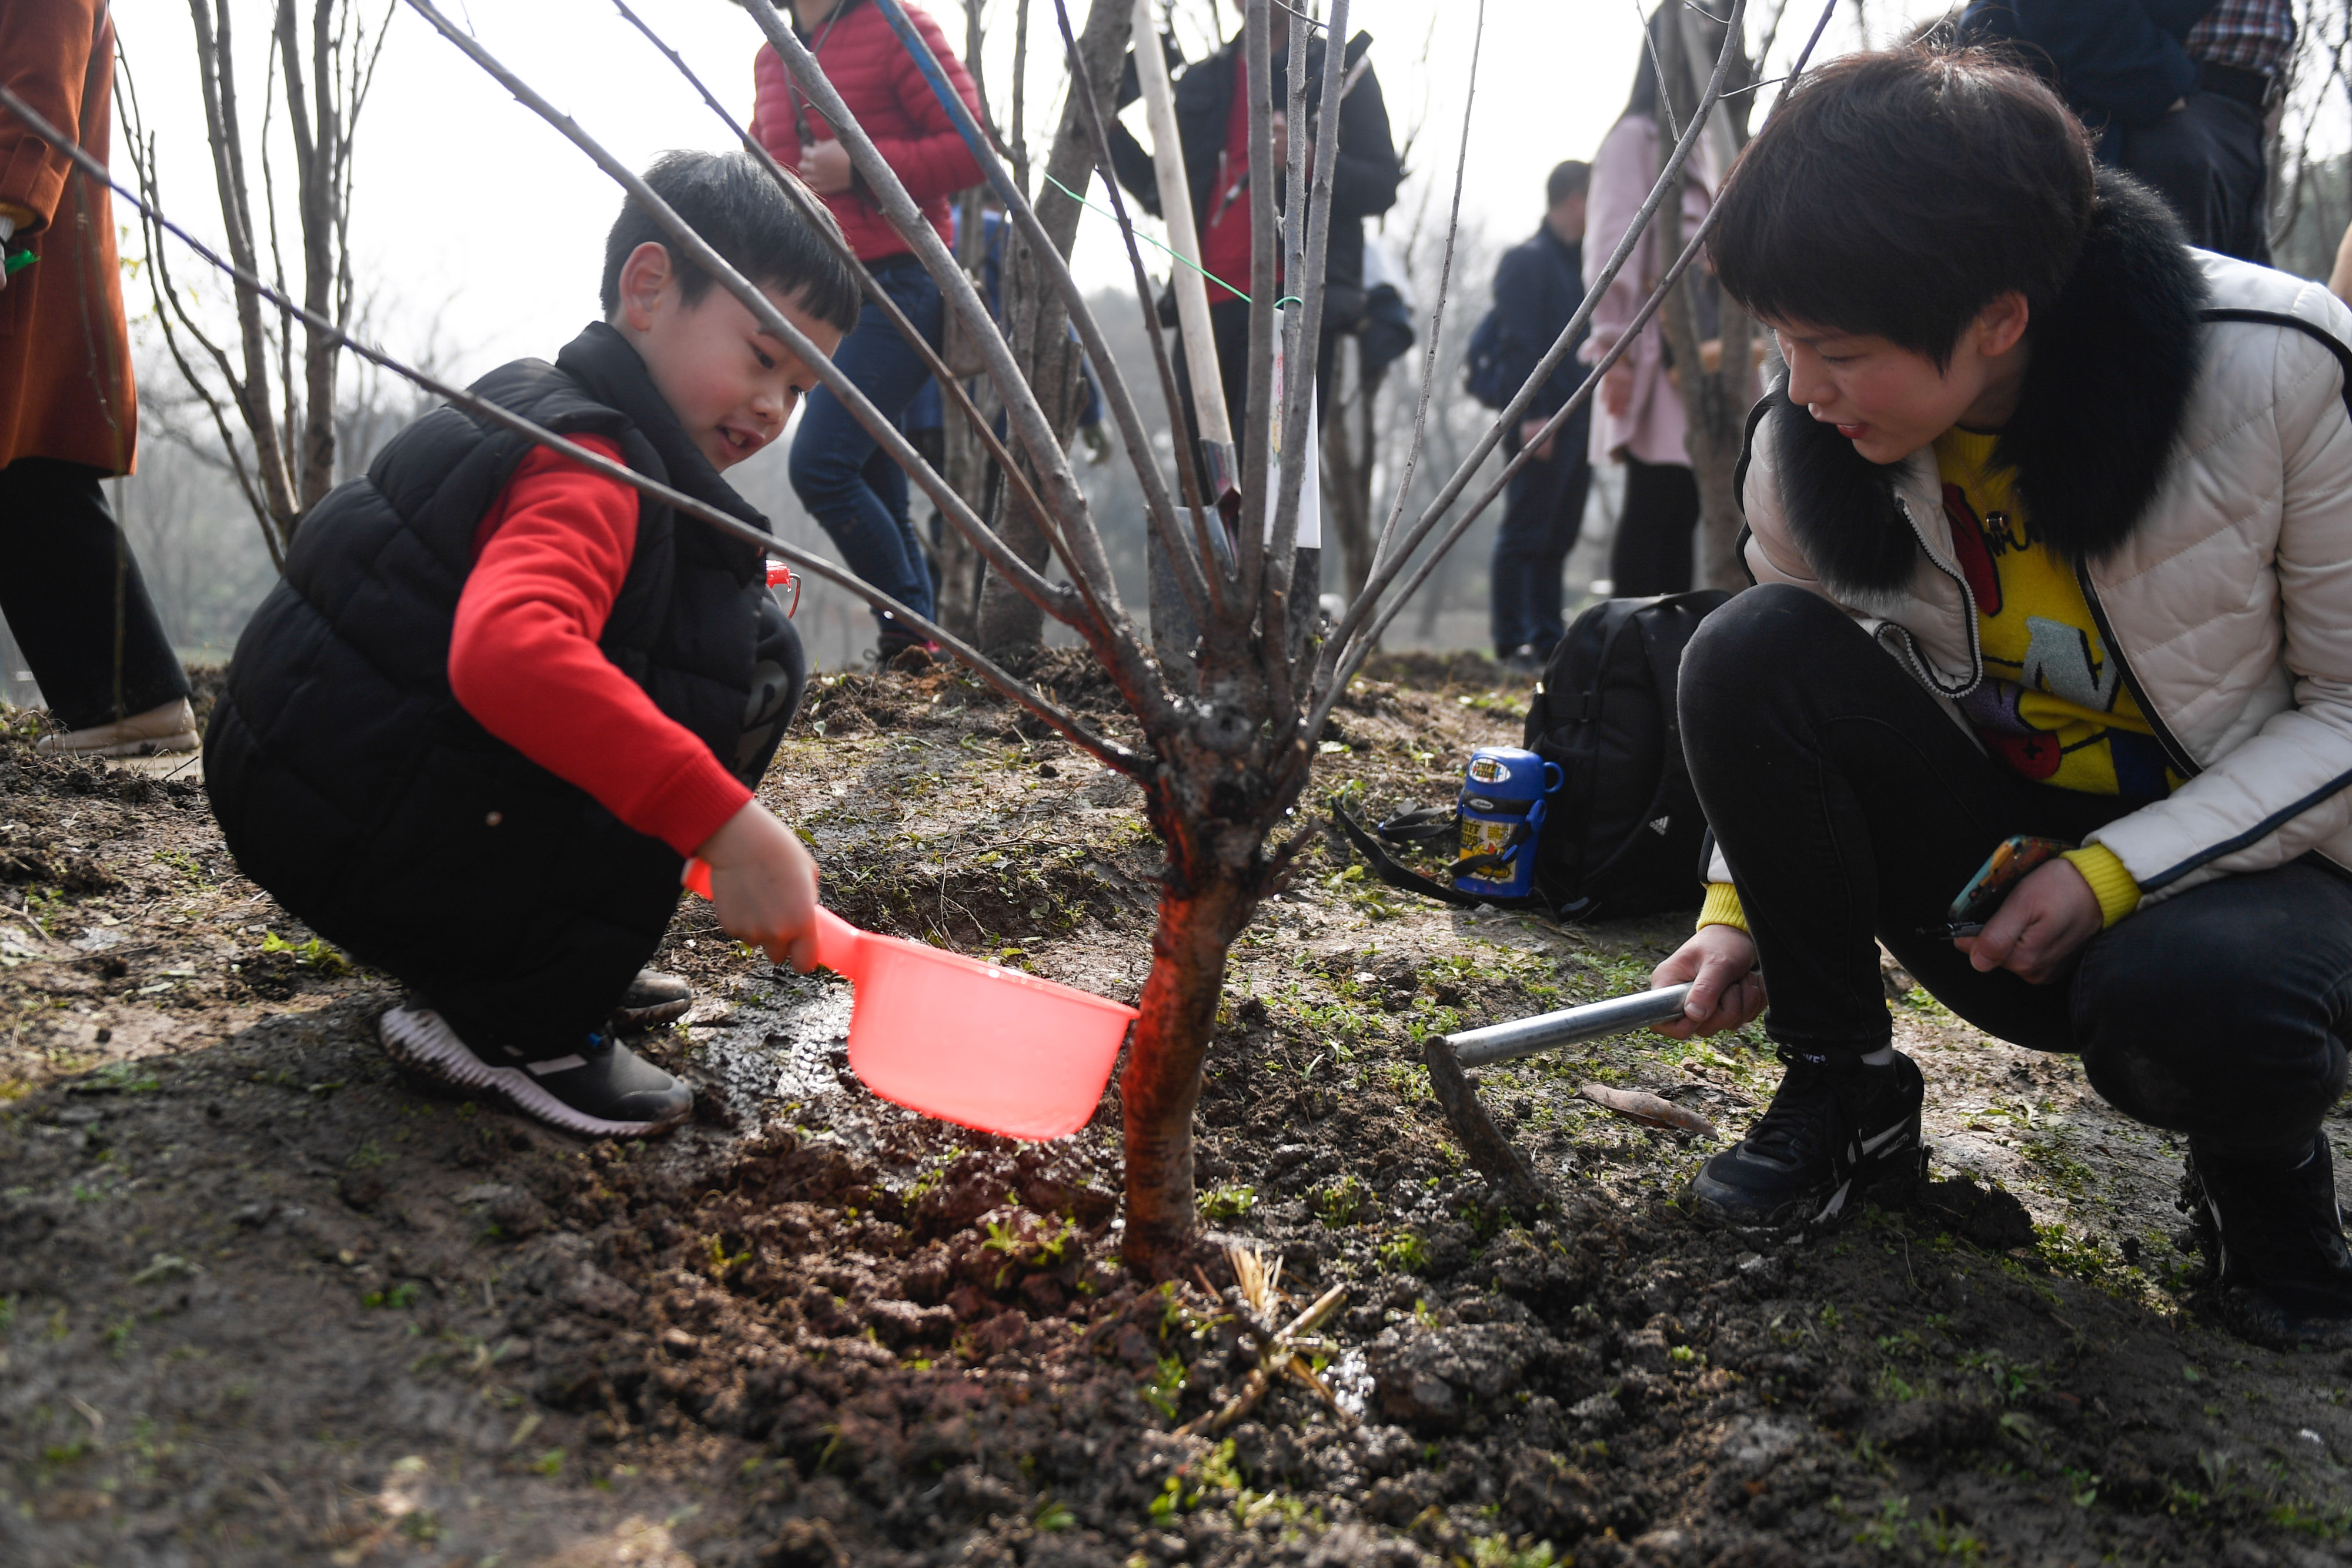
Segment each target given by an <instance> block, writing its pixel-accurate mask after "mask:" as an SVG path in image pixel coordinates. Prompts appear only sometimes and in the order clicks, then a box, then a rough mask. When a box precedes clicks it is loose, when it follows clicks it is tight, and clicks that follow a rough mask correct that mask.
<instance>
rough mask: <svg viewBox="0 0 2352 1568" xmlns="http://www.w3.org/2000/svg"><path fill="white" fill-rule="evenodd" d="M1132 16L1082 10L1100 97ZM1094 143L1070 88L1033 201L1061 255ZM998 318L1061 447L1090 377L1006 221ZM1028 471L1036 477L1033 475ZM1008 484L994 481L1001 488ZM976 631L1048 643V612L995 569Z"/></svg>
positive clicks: (1036, 548)
mask: <svg viewBox="0 0 2352 1568" xmlns="http://www.w3.org/2000/svg"><path fill="white" fill-rule="evenodd" d="M1131 15H1132V6H1131V5H1122V4H1120V3H1119V0H1095V3H1094V5H1093V6H1092V8H1090V9H1089V10H1088V11H1087V26H1086V31H1084V32H1083V33H1081V34H1079V35H1078V57H1079V59H1080V60H1081V61H1082V62H1083V64H1084V65H1085V68H1086V71H1087V78H1088V79H1089V80H1090V81H1091V82H1092V83H1093V84H1094V91H1095V97H1096V99H1097V102H1101V103H1109V102H1111V101H1112V99H1113V95H1114V94H1115V92H1116V91H1117V89H1118V73H1119V68H1120V66H1121V65H1123V64H1124V63H1125V61H1126V58H1127V37H1128V31H1129V17H1130V16H1131ZM1094 167H1095V151H1094V141H1093V139H1092V137H1091V136H1090V135H1089V134H1088V132H1087V121H1086V115H1085V113H1084V110H1082V109H1081V107H1080V105H1079V103H1078V95H1077V94H1076V93H1075V92H1073V93H1072V94H1071V95H1070V101H1069V103H1068V105H1067V106H1066V108H1065V109H1064V110H1063V111H1062V124H1061V128H1060V130H1058V131H1056V132H1055V136H1054V151H1053V152H1052V154H1051V155H1050V156H1049V157H1048V158H1047V159H1046V162H1045V172H1046V175H1047V178H1048V183H1047V184H1046V185H1045V189H1044V190H1043V191H1042V192H1041V193H1039V195H1038V198H1037V203H1036V207H1037V221H1038V222H1039V224H1041V225H1043V226H1044V228H1045V235H1046V237H1047V238H1048V239H1049V240H1051V241H1052V242H1053V245H1054V248H1055V249H1056V250H1058V251H1059V252H1061V254H1062V255H1063V256H1068V255H1069V254H1070V246H1071V244H1072V243H1073V242H1074V241H1075V240H1076V238H1077V233H1078V217H1079V214H1081V213H1082V212H1083V211H1084V210H1085V209H1084V208H1082V207H1080V206H1079V205H1078V204H1077V203H1076V201H1074V200H1072V199H1071V198H1070V197H1069V196H1067V195H1066V194H1065V193H1063V191H1062V189H1061V187H1062V186H1065V185H1066V186H1068V187H1069V188H1070V189H1071V190H1073V191H1083V190H1085V189H1086V188H1087V183H1088V182H1089V181H1091V180H1092V179H1093V177H1094ZM1003 321H1004V323H1005V337H1006V340H1007V342H1008V343H1009V344H1010V346H1011V347H1012V350H1013V357H1014V359H1015V361H1017V362H1018V363H1019V365H1020V369H1021V374H1022V377H1023V379H1024V380H1025V381H1026V382H1028V383H1029V385H1030V387H1031V389H1032V390H1033V391H1034V392H1035V393H1036V396H1037V401H1038V403H1039V406H1040V407H1041V409H1042V410H1043V411H1044V413H1045V417H1046V418H1047V419H1048V420H1049V421H1051V422H1052V423H1053V427H1054V434H1055V437H1056V439H1058V440H1060V441H1061V442H1062V443H1063V444H1064V445H1067V444H1069V441H1070V439H1071V438H1072V437H1073V436H1075V435H1076V434H1077V429H1078V414H1079V413H1080V412H1081V411H1082V410H1083V409H1084V408H1085V406H1086V396H1085V390H1084V389H1085V386H1086V382H1085V379H1084V377H1083V375H1082V374H1081V372H1080V364H1081V361H1082V360H1083V356H1082V355H1081V354H1080V353H1079V352H1078V347H1077V345H1076V343H1074V342H1072V341H1071V340H1070V333H1069V316H1068V313H1067V311H1066V308H1065V307H1064V306H1063V303H1062V299H1061V297H1060V296H1059V295H1058V294H1056V293H1055V291H1054V289H1053V288H1052V287H1051V286H1050V285H1049V284H1047V282H1046V281H1045V277H1044V276H1043V274H1042V273H1041V272H1040V270H1039V269H1038V267H1037V266H1036V264H1035V262H1034V260H1033V259H1032V258H1031V256H1029V254H1028V249H1027V247H1026V246H1024V245H1023V244H1022V243H1021V239H1020V236H1019V235H1017V234H1016V233H1014V232H1013V231H1012V230H1011V228H1010V226H1009V225H1008V227H1007V231H1006V234H1005V241H1004V305H1003ZM1016 460H1019V461H1021V462H1022V464H1023V466H1024V469H1026V467H1027V462H1026V459H1025V458H1023V457H1021V456H1020V455H1018V454H1016ZM1029 477H1030V479H1031V482H1032V484H1033V485H1034V483H1035V476H1034V474H1033V475H1031V476H1029ZM1010 488H1011V486H1000V487H999V494H1000V496H1004V493H1005V492H1006V491H1008V490H1009V489H1010ZM997 511H998V515H997V517H995V518H993V519H992V521H993V522H994V523H995V526H996V528H997V531H998V532H999V533H1001V534H1002V535H1003V538H1004V542H1005V543H1006V544H1007V545H1009V546H1011V547H1012V549H1013V550H1014V551H1015V552H1016V553H1017V554H1018V555H1019V556H1020V557H1021V559H1024V560H1025V561H1027V562H1028V563H1029V564H1030V565H1032V566H1043V565H1044V564H1045V558H1046V556H1047V554H1048V553H1049V547H1048V545H1047V544H1046V541H1045V535H1044V533H1042V532H1041V531H1039V529H1038V528H1037V524H1036V519H1035V518H1034V517H1029V516H1027V515H1026V514H1024V513H1023V512H1022V511H1021V510H1020V509H1019V508H1018V507H1016V506H1014V505H1013V504H1011V502H1010V497H1005V498H1004V499H1001V500H1000V501H999V503H998V508H997ZM979 633H980V634H979V643H980V645H981V647H982V649H984V650H987V651H989V652H997V651H1000V650H1003V649H1009V648H1034V647H1037V646H1038V645H1040V644H1041V643H1043V642H1044V641H1045V618H1044V616H1043V615H1042V613H1041V612H1039V611H1038V609H1037V607H1036V606H1035V605H1034V604H1032V603H1031V602H1029V601H1028V600H1026V599H1024V598H1023V597H1022V596H1021V594H1020V593H1019V592H1018V591H1016V590H1015V589H1014V588H1013V585H1012V584H1011V583H1009V582H1007V581H1005V580H1003V578H1001V577H999V576H998V575H997V574H995V573H993V572H991V573H990V574H989V575H988V577H987V579H986V580H985V581H984V582H983V583H982V587H981V593H980V617H979Z"/></svg>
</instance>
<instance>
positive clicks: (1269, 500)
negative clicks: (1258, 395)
mask: <svg viewBox="0 0 2352 1568" xmlns="http://www.w3.org/2000/svg"><path fill="white" fill-rule="evenodd" d="M1282 339H1283V334H1282V333H1281V332H1279V331H1277V332H1276V333H1275V335H1274V395H1273V396H1272V397H1270V398H1268V399H1267V400H1266V402H1268V403H1269V404H1271V405H1272V407H1273V410H1274V440H1273V443H1272V450H1271V454H1270V455H1269V458H1268V461H1267V465H1266V476H1265V537H1266V542H1267V543H1269V544H1271V543H1273V542H1274V512H1275V507H1276V504H1277V503H1278V502H1279V501H1280V499H1281V495H1282V486H1281V474H1282V386H1283V376H1282ZM1315 395H1316V394H1315V389H1314V388H1313V387H1309V388H1308V389H1307V473H1306V476H1305V477H1304V478H1303V479H1301V480H1300V482H1299V486H1298V538H1297V547H1298V548H1299V549H1322V548H1323V438H1322V433H1321V429H1320V426H1321V423H1322V414H1323V411H1322V410H1321V409H1319V408H1318V407H1316V406H1315Z"/></svg>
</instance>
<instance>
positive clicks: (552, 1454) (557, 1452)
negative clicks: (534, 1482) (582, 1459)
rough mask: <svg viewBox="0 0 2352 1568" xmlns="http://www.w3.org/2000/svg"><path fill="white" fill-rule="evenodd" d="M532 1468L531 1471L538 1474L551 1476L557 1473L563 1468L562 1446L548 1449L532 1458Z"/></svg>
mask: <svg viewBox="0 0 2352 1568" xmlns="http://www.w3.org/2000/svg"><path fill="white" fill-rule="evenodd" d="M530 1469H531V1471H532V1472H533V1473H534V1474H537V1475H542V1476H551V1475H554V1474H556V1473H557V1472H558V1471H560V1470H562V1469H563V1450H562V1449H561V1448H550V1449H548V1450H547V1452H545V1453H543V1454H541V1455H540V1456H539V1458H535V1459H533V1460H531V1462H530Z"/></svg>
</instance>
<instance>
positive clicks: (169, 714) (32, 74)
mask: <svg viewBox="0 0 2352 1568" xmlns="http://www.w3.org/2000/svg"><path fill="white" fill-rule="evenodd" d="M0 74H5V78H6V79H7V82H8V85H9V88H10V89H12V90H13V91H15V92H16V94H17V95H18V96H19V97H21V98H23V99H25V100H26V102H27V103H29V104H31V105H32V106H33V109H34V110H35V111H36V112H37V113H38V114H39V115H40V116H41V117H42V118H44V119H46V120H48V121H49V122H50V123H51V124H53V125H57V126H60V127H65V126H70V127H72V128H73V134H74V138H75V140H76V141H79V143H80V144H81V145H82V146H83V147H85V148H87V149H88V150H89V152H90V153H91V154H92V155H93V156H95V157H99V158H103V157H105V156H106V154H107V150H108V149H109V148H110V146H111V145H112V144H113V123H112V122H113V107H114V103H113V99H114V23H113V19H112V17H111V16H109V14H108V9H107V5H106V0H40V3H39V4H32V3H16V4H10V5H0ZM0 248H5V252H6V254H7V256H9V258H10V259H9V263H8V270H7V271H6V272H5V274H0V556H5V560H6V563H7V564H6V568H5V570H0V612H5V614H6V616H7V618H8V630H9V631H10V632H12V633H14V634H15V636H16V645H17V647H18V648H19V649H21V650H22V651H23V653H24V655H25V663H26V664H28V665H30V666H31V668H32V672H33V678H34V679H35V680H37V681H38V682H39V683H40V686H41V694H42V695H43V697H44V698H45V699H46V700H47V703H48V705H49V711H50V713H52V714H53V715H55V716H56V717H57V718H58V722H59V723H61V724H63V725H64V726H65V727H66V731H67V733H65V734H63V735H52V736H47V737H43V738H42V740H41V742H40V747H41V749H42V750H44V751H68V752H78V753H81V754H84V755H90V756H107V757H124V756H139V755H144V754H147V753H151V752H157V751H193V750H194V749H195V747H196V725H195V717H194V714H193V713H192V712H191V711H190V709H189V706H188V674H187V671H186V670H185V669H184V668H183V667H182V665H181V664H180V661H179V657H178V655H176V654H175V653H173V651H172V644H171V641H170V639H169V638H167V637H165V636H164V634H163V622H161V621H160V620H159V619H158V618H157V617H156V614H155V606H154V604H153V603H152V601H150V600H149V599H148V597H147V584H146V580H144V579H143V578H142V576H141V575H140V572H139V562H138V560H137V559H135V558H134V557H133V556H132V555H131V541H130V540H129V539H127V538H124V537H123V534H122V529H121V526H120V525H119V524H117V523H116V521H115V519H114V514H113V512H112V511H111V510H110V508H109V507H108V506H107V504H106V493H105V491H104V490H103V489H102V488H101V487H100V481H101V480H104V479H109V478H112V477H114V476H118V475H122V474H128V473H130V472H131V460H132V457H133V455H134V454H135V452H136V449H137V444H138V434H139V404H138V394H137V392H136V391H135V390H134V389H133V387H132V385H131V342H130V335H129V332H128V329H126V327H125V325H124V322H123V318H122V283H121V269H120V267H118V266H117V264H116V260H115V254H114V214H113V207H112V204H111V203H110V201H109V200H108V193H107V189H106V187H105V186H104V185H103V184H101V183H98V182H96V181H93V180H91V179H89V177H87V176H86V175H83V174H81V173H79V172H76V171H75V169H74V167H73V165H72V164H71V163H70V162H68V161H67V159H66V156H65V154H64V153H63V152H59V151H58V150H57V149H56V148H53V147H50V146H48V145H47V143H45V142H44V141H42V140H41V139H40V138H38V137H37V136H35V135H34V134H33V133H32V131H30V130H29V129H27V128H26V126H25V125H24V124H23V123H22V122H21V121H19V120H17V119H16V117H15V116H13V115H11V114H9V113H7V112H6V111H5V110H0ZM21 256H30V257H32V258H33V259H32V260H30V261H20V260H18V259H17V258H19V257H21Z"/></svg>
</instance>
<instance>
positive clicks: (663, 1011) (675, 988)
mask: <svg viewBox="0 0 2352 1568" xmlns="http://www.w3.org/2000/svg"><path fill="white" fill-rule="evenodd" d="M693 1005H694V987H693V986H692V985H691V984H690V983H689V982H688V980H687V978H686V977H684V976H683V975H669V974H664V973H663V972H662V971H661V970H659V969H639V970H638V971H637V977H636V978H635V979H634V980H631V981H630V982H629V988H628V989H627V990H626V991H625V992H624V993H622V996H621V1002H620V1005H619V1006H618V1007H616V1008H614V1009H613V1027H614V1029H621V1030H640V1029H658V1028H660V1027H661V1026H662V1025H663V1024H666V1023H675V1022H676V1021H677V1020H678V1019H682V1018H684V1017H685V1016H686V1009H688V1008H690V1007H692V1006H693Z"/></svg>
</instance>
